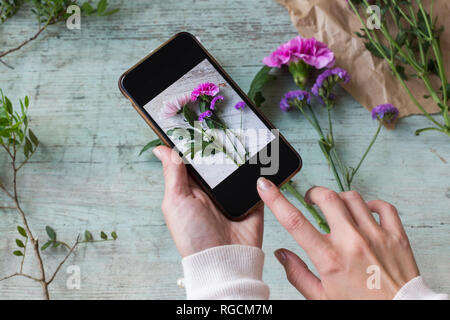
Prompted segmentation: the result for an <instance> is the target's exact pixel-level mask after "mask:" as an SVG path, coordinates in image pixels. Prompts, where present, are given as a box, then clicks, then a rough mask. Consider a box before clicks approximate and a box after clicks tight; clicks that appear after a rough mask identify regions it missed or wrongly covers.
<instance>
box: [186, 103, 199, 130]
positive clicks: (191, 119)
mask: <svg viewBox="0 0 450 320" xmlns="http://www.w3.org/2000/svg"><path fill="white" fill-rule="evenodd" d="M183 116H184V118H185V119H186V121H187V122H188V123H189V124H190V126H191V127H194V122H195V121H196V120H197V115H196V114H195V112H194V111H192V110H191V109H190V108H189V107H187V106H185V107H183Z"/></svg>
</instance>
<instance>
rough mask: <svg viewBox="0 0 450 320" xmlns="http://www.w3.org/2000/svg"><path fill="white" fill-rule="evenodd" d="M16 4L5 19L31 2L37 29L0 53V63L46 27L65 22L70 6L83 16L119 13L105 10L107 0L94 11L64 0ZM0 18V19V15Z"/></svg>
mask: <svg viewBox="0 0 450 320" xmlns="http://www.w3.org/2000/svg"><path fill="white" fill-rule="evenodd" d="M16 2H18V4H19V3H20V5H17V6H12V7H11V8H13V9H10V11H11V12H10V14H8V15H7V18H9V17H10V16H12V15H13V14H14V13H15V12H16V11H17V10H18V8H19V7H20V6H21V5H22V4H23V3H24V2H31V3H32V4H33V6H34V8H33V9H32V11H33V12H34V13H35V15H36V17H37V20H38V22H39V29H38V31H37V32H36V33H35V34H34V35H33V36H32V37H30V38H29V39H27V40H25V41H23V42H22V43H21V44H19V45H18V46H16V47H13V48H11V49H9V50H6V51H3V52H0V61H1V58H2V57H4V56H6V55H8V54H10V53H13V52H15V51H18V50H20V49H21V48H22V47H24V46H25V45H27V44H28V43H30V42H31V41H33V40H36V39H37V38H38V37H39V35H40V34H41V33H42V32H43V31H44V30H45V29H47V27H48V26H50V25H53V24H56V23H59V22H62V21H65V20H66V19H67V18H68V17H69V14H68V13H67V9H68V8H69V6H71V5H78V6H80V10H81V13H82V14H83V15H85V16H90V15H93V14H97V16H109V15H112V14H114V13H116V12H118V11H119V9H118V8H117V9H113V10H109V11H107V10H106V9H107V7H108V2H107V0H100V1H99V2H98V3H97V8H96V9H94V8H93V7H92V5H91V4H90V3H89V2H87V1H86V2H84V3H83V4H81V2H80V1H66V0H53V1H51V4H49V3H48V1H46V2H44V3H43V2H41V1H30V0H19V1H16ZM4 8H6V6H4V5H2V6H1V7H0V10H3V9H4ZM0 17H1V14H0ZM5 20H6V18H5V19H2V22H3V21H5ZM41 22H45V24H44V25H43V26H40V23H41ZM1 62H2V63H3V64H5V63H4V62H3V61H1ZM5 65H6V64H5ZM7 66H8V65H7ZM9 67H10V66H9Z"/></svg>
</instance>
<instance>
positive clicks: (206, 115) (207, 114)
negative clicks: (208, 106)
mask: <svg viewBox="0 0 450 320" xmlns="http://www.w3.org/2000/svg"><path fill="white" fill-rule="evenodd" d="M212 115H213V113H212V111H211V110H207V111H205V112H203V113H200V115H199V116H198V121H200V122H203V120H205V118H209V117H211V116H212Z"/></svg>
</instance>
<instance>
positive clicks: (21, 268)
mask: <svg viewBox="0 0 450 320" xmlns="http://www.w3.org/2000/svg"><path fill="white" fill-rule="evenodd" d="M27 244H28V238H26V239H25V246H24V248H23V256H22V261H21V262H20V273H22V272H23V263H24V262H25V254H26V253H27Z"/></svg>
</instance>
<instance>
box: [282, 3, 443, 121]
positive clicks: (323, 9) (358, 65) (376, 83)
mask: <svg viewBox="0 0 450 320" xmlns="http://www.w3.org/2000/svg"><path fill="white" fill-rule="evenodd" d="M276 1H277V2H278V3H280V4H281V5H283V6H284V7H286V8H287V9H288V11H289V14H290V16H291V20H292V22H293V23H294V26H295V27H296V28H297V30H298V32H299V33H300V34H301V35H302V36H303V37H307V38H310V37H315V38H316V39H317V40H319V41H322V42H324V43H326V44H327V45H328V46H329V47H330V49H331V50H333V52H334V53H335V55H336V66H339V67H341V68H344V69H346V70H348V71H349V73H350V75H351V81H350V83H348V84H346V85H343V87H344V89H345V90H347V91H348V92H349V93H350V94H351V95H352V96H353V97H354V98H355V99H356V100H357V101H358V102H359V103H360V104H361V105H363V106H364V107H365V108H366V109H368V110H371V109H372V108H373V107H375V106H377V105H379V104H382V103H392V104H394V105H395V106H396V107H397V108H398V109H399V111H400V116H399V117H405V116H408V115H411V114H421V112H420V110H419V109H418V108H417V107H416V106H415V104H414V103H413V102H412V101H411V99H410V98H409V96H408V94H407V93H406V91H405V90H404V88H403V87H402V86H401V84H400V81H398V79H397V78H396V77H395V76H394V75H393V74H392V72H391V70H390V68H389V66H388V64H387V63H386V62H385V61H384V60H383V59H379V58H377V57H374V56H373V55H372V54H371V53H370V52H369V51H368V50H367V49H366V48H365V46H364V42H363V39H360V38H358V37H357V36H356V35H355V31H359V30H360V29H361V25H360V22H359V20H358V18H357V16H356V15H355V14H354V12H353V11H352V10H351V8H350V7H349V5H348V3H347V2H346V1H344V0H276ZM426 2H427V1H424V3H426ZM449 9H450V1H448V0H435V3H434V9H433V12H434V13H437V16H438V25H444V27H445V30H444V32H443V33H442V34H441V46H442V51H443V53H444V63H445V67H446V72H447V75H448V74H450V63H448V62H449V58H450V19H447V18H446V16H447V15H448V14H449V13H450V10H449ZM406 70H407V71H408V69H406ZM431 78H432V81H433V82H434V83H433V84H434V88H439V87H440V81H439V79H437V77H435V76H434V75H433V76H431ZM407 85H408V87H409V88H410V89H411V91H412V92H413V94H414V95H415V97H416V98H417V100H418V101H419V102H420V104H421V105H422V106H424V107H425V110H427V111H428V112H429V113H436V112H439V111H440V109H439V107H438V106H437V105H436V104H435V103H434V101H433V100H432V99H425V98H424V95H427V94H428V91H427V90H426V89H425V87H424V85H423V83H422V81H420V80H419V79H414V78H410V79H409V80H408V81H407Z"/></svg>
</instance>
